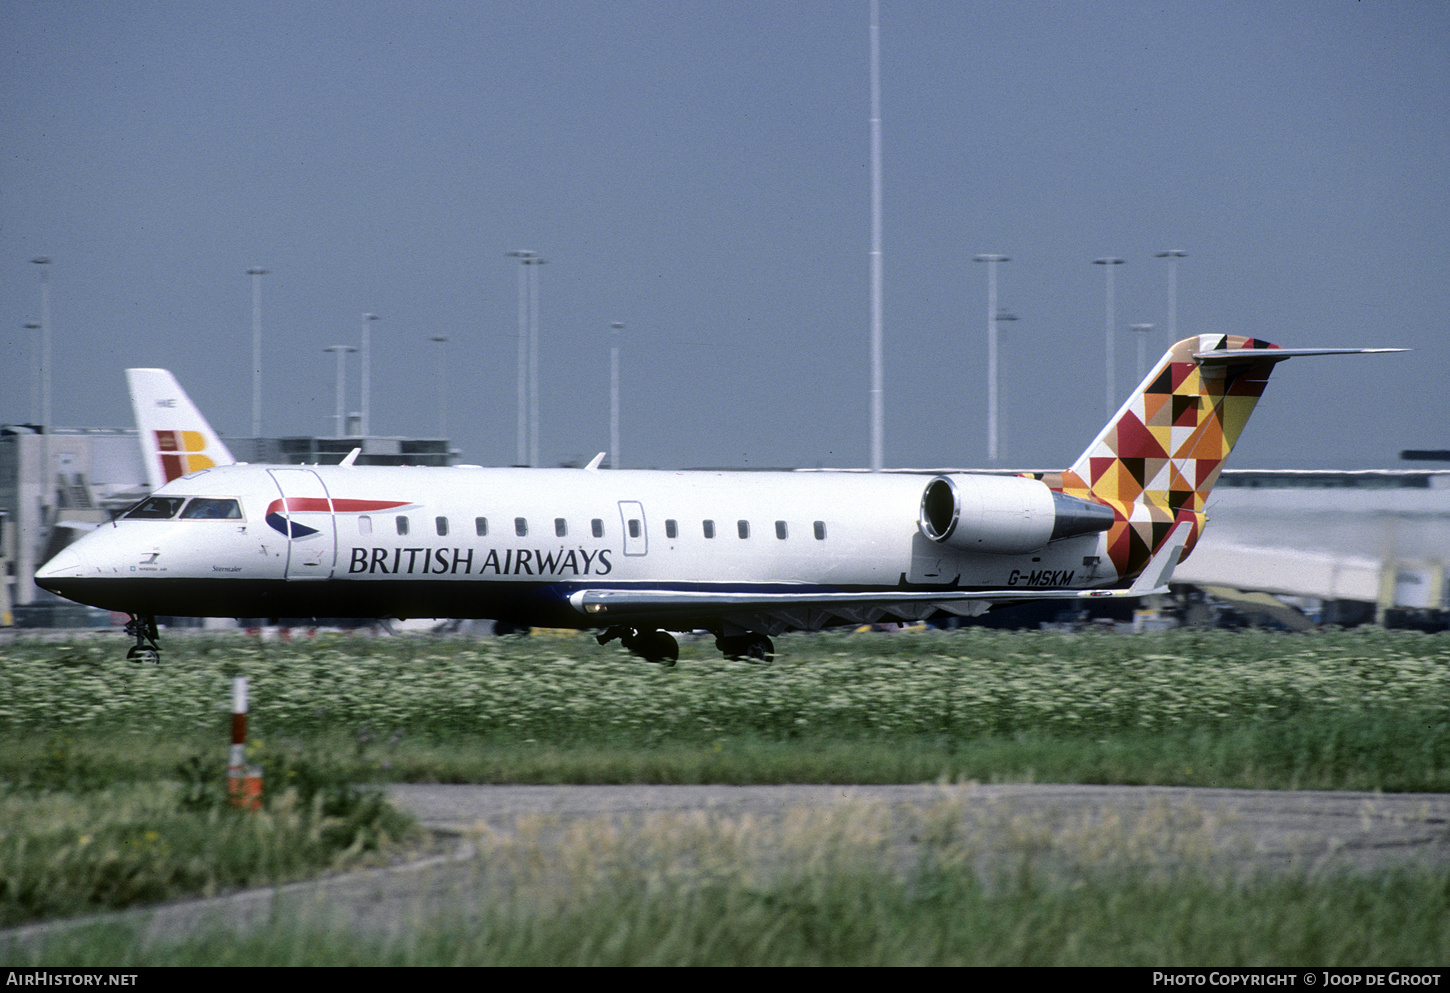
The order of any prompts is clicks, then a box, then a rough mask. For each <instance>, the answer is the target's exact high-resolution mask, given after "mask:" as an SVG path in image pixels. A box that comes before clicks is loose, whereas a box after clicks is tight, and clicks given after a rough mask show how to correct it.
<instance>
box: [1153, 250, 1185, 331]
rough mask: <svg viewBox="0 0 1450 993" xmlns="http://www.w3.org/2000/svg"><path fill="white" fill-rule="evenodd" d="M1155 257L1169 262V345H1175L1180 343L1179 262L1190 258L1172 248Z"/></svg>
mask: <svg viewBox="0 0 1450 993" xmlns="http://www.w3.org/2000/svg"><path fill="white" fill-rule="evenodd" d="M1153 257H1154V258H1156V259H1167V260H1168V344H1170V345H1173V344H1176V343H1177V342H1178V260H1179V259H1186V258H1188V253H1187V252H1183V251H1179V250H1178V249H1176V248H1170V249H1169V250H1168V251H1166V252H1159V253H1158V254H1156V255H1155V256H1153Z"/></svg>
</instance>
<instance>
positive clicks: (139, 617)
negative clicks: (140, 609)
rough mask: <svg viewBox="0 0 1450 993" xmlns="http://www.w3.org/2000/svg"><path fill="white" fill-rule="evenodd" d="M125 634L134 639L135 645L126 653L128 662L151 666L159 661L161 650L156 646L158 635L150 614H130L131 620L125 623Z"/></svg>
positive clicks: (154, 621)
mask: <svg viewBox="0 0 1450 993" xmlns="http://www.w3.org/2000/svg"><path fill="white" fill-rule="evenodd" d="M126 633H127V634H129V635H130V636H131V637H133V638H135V639H136V644H135V645H133V646H131V650H130V651H128V652H127V653H126V658H127V659H128V660H129V661H131V662H150V663H153V664H155V663H158V662H160V661H161V648H160V646H158V645H157V644H156V639H157V637H158V635H157V633H156V618H155V617H152V616H151V615H150V614H132V615H131V619H130V620H129V621H127V622H126Z"/></svg>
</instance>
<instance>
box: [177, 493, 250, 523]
mask: <svg viewBox="0 0 1450 993" xmlns="http://www.w3.org/2000/svg"><path fill="white" fill-rule="evenodd" d="M241 518H242V505H241V504H239V503H237V501H235V500H218V499H216V498H215V497H197V498H196V499H195V500H193V501H191V503H189V504H187V505H186V509H185V510H183V511H182V512H181V519H182V520H184V521H234V520H241Z"/></svg>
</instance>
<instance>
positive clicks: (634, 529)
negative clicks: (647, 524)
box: [629, 519, 639, 538]
mask: <svg viewBox="0 0 1450 993" xmlns="http://www.w3.org/2000/svg"><path fill="white" fill-rule="evenodd" d="M629 536H630V537H631V538H638V537H639V521H638V519H631V520H630V522H629Z"/></svg>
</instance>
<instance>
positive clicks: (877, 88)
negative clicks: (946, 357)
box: [871, 0, 886, 472]
mask: <svg viewBox="0 0 1450 993" xmlns="http://www.w3.org/2000/svg"><path fill="white" fill-rule="evenodd" d="M879 14H880V11H879V10H878V0H871V471H872V472H880V471H881V468H882V464H883V462H884V460H885V454H884V453H885V445H886V443H885V434H886V387H885V373H884V372H883V370H882V363H883V361H884V357H883V356H884V350H885V346H884V344H883V337H884V333H883V331H882V323H881V314H882V302H881V293H882V291H881V284H882V267H881V258H882V256H881V25H880V18H879Z"/></svg>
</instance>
